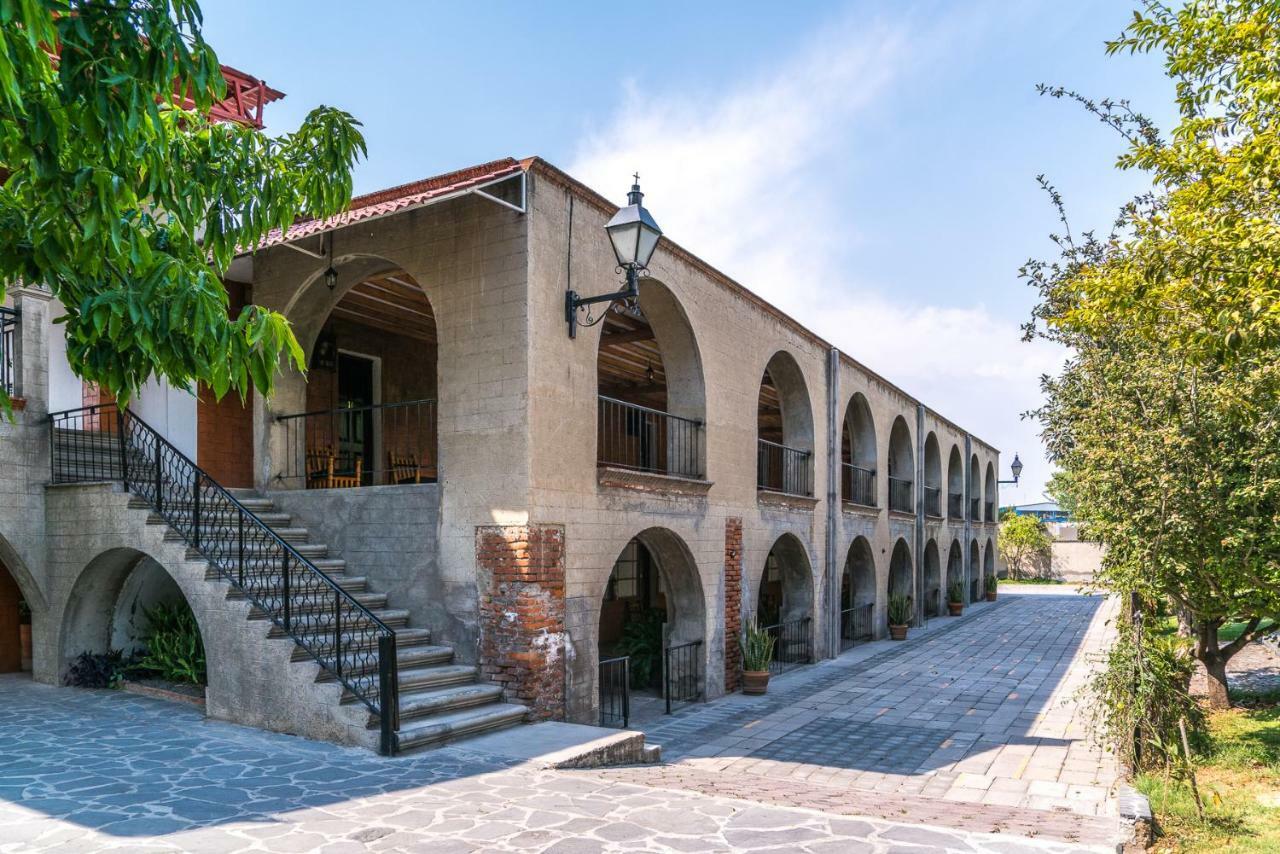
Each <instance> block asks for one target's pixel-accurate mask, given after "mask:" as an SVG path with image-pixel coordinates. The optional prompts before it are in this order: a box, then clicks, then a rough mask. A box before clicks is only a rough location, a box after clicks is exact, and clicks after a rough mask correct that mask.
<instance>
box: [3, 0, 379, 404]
mask: <svg viewBox="0 0 1280 854" xmlns="http://www.w3.org/2000/svg"><path fill="white" fill-rule="evenodd" d="M201 22H202V17H201V12H200V8H199V6H198V4H197V3H196V2H195V0H104V2H95V3H85V2H79V0H22V2H13V3H8V2H6V3H4V4H3V5H2V8H0V167H2V168H3V172H4V174H7V176H8V177H7V179H6V180H5V181H4V183H3V185H2V186H0V297H3V295H4V289H5V287H6V286H9V285H12V284H14V283H16V282H20V281H25V282H36V283H41V284H43V285H45V286H47V287H48V288H49V289H50V290H51V291H52V293H53V295H54V296H55V297H57V298H58V299H59V300H61V302H62V304H63V305H64V306H65V307H66V311H67V316H66V320H65V323H66V338H67V358H68V360H69V361H70V363H71V366H72V368H73V369H74V370H75V371H76V372H77V373H78V374H79V375H80V376H81V377H83V378H84V379H86V380H89V381H91V382H93V383H96V384H98V385H100V386H102V387H103V388H105V389H107V390H108V391H110V392H112V393H113V394H114V395H115V396H116V397H117V399H118V400H120V401H121V402H122V403H127V402H128V400H129V398H130V397H131V396H132V395H133V394H134V393H135V392H136V391H137V389H138V388H139V387H140V386H141V385H142V384H143V382H145V381H146V380H147V379H148V378H149V377H151V376H153V375H156V376H160V377H163V378H164V379H166V380H167V381H168V382H169V383H170V384H172V385H173V386H175V387H179V388H191V387H192V386H193V385H194V384H195V383H196V382H200V383H206V384H208V385H209V386H211V387H212V388H213V390H214V392H215V393H216V394H217V395H218V396H219V397H220V396H222V395H223V394H225V393H226V392H227V391H228V390H229V389H235V390H236V391H237V392H239V393H240V394H241V395H245V394H246V393H247V392H248V391H249V390H250V389H251V388H254V387H256V388H257V389H258V390H260V391H262V392H263V393H264V394H269V393H270V392H271V389H272V386H273V378H274V375H275V373H276V371H277V370H278V369H279V365H280V358H281V356H282V355H283V356H285V357H286V358H287V359H288V360H289V361H290V362H291V363H292V364H293V365H294V366H296V367H297V368H298V369H299V370H301V369H303V368H304V365H303V360H302V351H301V348H300V347H299V346H298V343H297V341H296V340H295V339H294V336H293V333H292V332H291V330H290V328H289V324H288V322H287V321H286V320H285V318H284V317H283V316H282V315H280V314H277V313H274V312H270V311H266V310H264V309H261V308H259V307H256V306H247V307H246V308H245V309H244V310H243V311H242V312H241V313H240V315H239V316H238V317H235V318H231V317H228V314H227V294H226V291H225V289H224V288H223V285H222V282H221V277H222V276H223V274H224V273H225V272H226V271H227V268H228V266H229V265H230V263H231V260H232V258H233V257H234V255H235V253H236V252H237V250H238V249H248V248H252V247H254V246H256V245H258V244H259V243H260V242H261V240H262V239H263V238H264V237H265V236H266V235H267V234H268V233H269V232H270V230H271V229H273V228H284V227H287V226H288V225H289V224H290V223H292V222H293V221H294V220H295V219H296V218H298V217H300V216H327V215H330V214H333V213H336V212H338V211H340V210H341V209H343V208H344V207H345V206H346V205H347V204H348V203H349V201H350V198H351V167H352V165H353V163H354V162H355V160H356V159H357V158H358V157H360V156H362V155H363V154H364V152H365V144H364V140H363V138H362V137H361V135H360V133H359V130H358V126H359V125H358V123H357V122H356V121H355V120H354V119H352V117H351V116H350V115H348V114H347V113H345V112H342V111H341V110H337V109H333V108H331V107H318V108H317V109H315V110H313V111H312V112H311V114H310V115H308V116H307V118H306V119H305V120H304V121H303V122H302V124H301V126H299V128H298V129H297V130H296V131H294V132H293V133H290V134H285V135H283V136H279V137H269V136H267V135H265V134H264V133H262V132H260V131H257V130H254V129H253V128H250V127H247V126H244V125H241V124H238V123H234V122H221V123H219V122H215V121H213V120H211V119H210V118H208V111H209V108H210V106H211V105H212V104H214V103H215V102H217V101H220V100H221V99H223V98H224V97H225V96H226V91H225V88H226V87H225V82H224V80H223V77H222V72H221V68H220V65H219V63H218V60H217V57H216V56H215V54H214V52H213V49H212V48H211V47H210V46H209V45H208V44H207V43H206V42H205V41H204V38H203V36H202V35H201ZM184 96H185V98H184ZM3 395H4V392H3V390H0V404H3V405H4V406H6V407H7V406H8V399H7V397H3Z"/></svg>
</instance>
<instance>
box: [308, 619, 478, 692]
mask: <svg viewBox="0 0 1280 854" xmlns="http://www.w3.org/2000/svg"><path fill="white" fill-rule="evenodd" d="M402 637H403V630H402V631H401V632H397V633H396V666H397V667H398V668H399V670H400V673H401V674H404V673H406V672H408V671H409V670H413V669H415V668H424V667H431V666H433V665H438V664H449V663H450V662H451V661H453V647H451V646H436V645H434V644H431V643H417V644H411V645H408V646H406V645H405V642H404V641H403V640H401V638H402ZM377 669H378V667H377V664H376V663H375V662H373V661H370V662H369V663H368V665H367V666H365V667H352V668H349V669H348V671H347V673H348V674H349V675H352V676H356V675H363V674H366V673H373V672H374V671H376V670H377ZM336 678H337V677H336V676H334V674H332V673H330V672H329V671H327V670H322V671H320V675H319V676H317V677H316V681H317V682H332V681H334V680H335V679H336ZM401 678H403V677H401Z"/></svg>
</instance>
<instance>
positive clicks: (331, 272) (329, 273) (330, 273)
mask: <svg viewBox="0 0 1280 854" xmlns="http://www.w3.org/2000/svg"><path fill="white" fill-rule="evenodd" d="M328 255H329V269H327V270H325V271H324V283H325V284H326V285H328V287H329V292H330V293H332V292H333V290H334V288H336V287H338V271H337V270H335V269H334V268H333V232H332V231H331V232H329V252H328Z"/></svg>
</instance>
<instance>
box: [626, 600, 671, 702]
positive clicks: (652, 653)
mask: <svg viewBox="0 0 1280 854" xmlns="http://www.w3.org/2000/svg"><path fill="white" fill-rule="evenodd" d="M666 620H667V616H666V613H665V612H663V611H659V610H658V609H656V608H650V609H649V610H647V611H644V612H642V613H641V614H640V615H639V616H638V617H632V618H631V619H629V620H628V621H627V624H626V625H625V626H624V627H623V629H622V639H621V641H620V642H619V644H620V649H621V652H622V654H623V655H629V656H631V664H630V667H631V687H632V688H649V687H651V686H652V685H653V684H654V683H655V682H656V680H657V679H658V677H659V676H660V675H661V673H662V626H663V624H664V623H665V622H666Z"/></svg>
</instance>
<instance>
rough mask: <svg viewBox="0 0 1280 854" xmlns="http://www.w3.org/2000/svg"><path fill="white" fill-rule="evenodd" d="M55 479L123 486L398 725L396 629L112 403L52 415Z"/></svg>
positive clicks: (387, 731) (388, 725)
mask: <svg viewBox="0 0 1280 854" xmlns="http://www.w3.org/2000/svg"><path fill="white" fill-rule="evenodd" d="M49 426H50V440H51V447H52V455H51V459H52V475H53V481H54V482H55V483H73V482H84V481H96V480H120V481H123V482H124V486H125V489H127V490H128V491H129V492H131V493H133V494H134V495H135V496H137V497H138V498H141V499H143V500H144V501H146V503H147V504H148V505H149V506H150V507H151V509H152V510H153V511H154V512H155V513H157V514H159V515H160V516H161V517H162V518H163V519H164V520H165V522H167V523H168V524H169V526H170V527H171V528H173V529H174V530H175V531H177V532H178V533H179V534H180V535H181V536H182V538H183V540H185V541H186V542H187V544H188V545H190V546H191V547H193V548H195V549H196V550H197V551H198V552H199V553H200V554H201V555H202V556H203V557H204V558H205V560H207V561H208V562H209V565H210V566H212V567H213V568H214V569H215V570H216V571H217V572H218V574H219V575H221V576H222V577H223V578H224V579H225V580H226V581H228V582H229V583H230V584H231V586H232V587H234V588H236V589H237V590H240V591H242V592H243V593H244V595H245V597H246V598H247V599H248V600H249V601H250V602H252V603H253V604H254V605H256V606H257V607H258V608H259V609H261V610H262V611H263V612H264V613H265V614H266V615H267V616H268V618H269V619H270V620H271V621H272V622H273V623H275V624H276V625H277V626H279V627H280V628H281V629H282V630H283V631H284V632H285V634H287V635H288V636H289V637H291V638H292V639H293V640H294V642H295V643H297V644H298V646H300V647H301V648H302V649H304V650H306V651H307V653H309V654H310V655H311V657H312V658H314V659H315V660H316V662H317V663H318V664H319V665H320V666H321V667H323V668H324V669H325V670H327V671H328V672H329V673H331V674H333V676H334V678H336V679H337V680H338V681H339V682H340V683H341V684H342V685H343V686H345V687H346V688H347V690H348V691H350V692H351V695H352V696H354V697H355V698H357V699H358V700H359V701H360V702H362V703H364V705H365V706H367V707H368V708H369V710H370V711H371V712H373V713H374V714H375V715H377V716H378V718H379V721H380V726H381V750H382V752H383V753H387V754H391V753H394V752H395V749H396V745H395V732H396V730H398V729H399V717H400V715H399V697H400V690H399V684H398V674H397V671H396V636H395V632H394V631H393V630H392V629H391V628H390V627H388V626H387V625H386V624H385V623H383V622H382V620H380V619H379V618H378V617H377V615H376V614H374V613H373V612H372V611H370V610H369V609H368V608H366V607H365V606H364V605H362V604H361V603H360V602H358V601H357V600H356V599H355V598H353V597H352V596H351V594H349V593H347V592H346V591H345V590H343V589H342V588H341V587H340V586H339V585H338V584H337V583H335V582H334V581H333V580H332V579H331V578H329V576H327V575H325V574H324V573H323V572H322V571H321V570H320V569H319V568H318V567H316V566H315V565H314V564H313V563H312V562H311V561H310V560H308V559H307V558H306V557H304V556H303V555H301V554H299V553H298V552H297V551H296V550H295V549H294V548H293V547H292V546H291V545H289V544H288V543H287V542H285V541H284V540H283V539H282V538H281V537H280V536H279V535H278V534H277V533H276V532H275V531H273V530H272V529H271V527H270V526H269V525H267V524H266V523H265V522H263V521H262V520H261V519H260V518H258V516H257V515H255V514H254V513H253V511H251V510H249V509H248V508H246V507H245V506H244V505H243V504H241V503H240V501H239V500H237V499H236V497H235V496H233V495H232V494H231V493H229V492H228V491H227V490H226V489H224V488H223V487H222V486H221V485H219V484H218V483H217V481H215V480H213V478H211V477H210V476H209V474H208V473H207V472H205V471H204V470H203V469H201V468H200V467H199V466H197V465H196V464H195V463H194V462H192V461H191V460H190V459H189V458H188V457H187V456H186V455H184V454H183V453H182V452H181V451H179V450H178V449H177V448H175V447H174V446H173V445H172V444H170V443H169V441H168V440H167V439H165V438H164V437H163V436H161V435H160V434H159V433H157V432H156V431H155V430H153V429H152V428H151V427H150V426H148V425H147V424H146V422H144V421H143V420H142V419H140V418H138V417H137V416H136V415H134V414H133V413H132V412H129V411H127V410H126V411H121V410H118V409H117V408H116V406H115V405H114V404H103V405H98V406H89V407H85V408H83V409H75V410H70V411H66V412H56V413H53V414H51V415H50V416H49Z"/></svg>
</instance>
